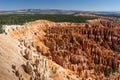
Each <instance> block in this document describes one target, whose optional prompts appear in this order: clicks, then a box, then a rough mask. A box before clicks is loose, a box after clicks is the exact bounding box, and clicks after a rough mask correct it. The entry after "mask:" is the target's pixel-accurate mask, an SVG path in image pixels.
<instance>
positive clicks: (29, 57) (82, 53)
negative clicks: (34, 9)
mask: <svg viewBox="0 0 120 80" xmlns="http://www.w3.org/2000/svg"><path fill="white" fill-rule="evenodd" d="M119 26H120V24H119V23H113V22H111V21H107V20H92V21H88V23H66V22H64V23H55V22H51V21H46V20H38V21H34V22H30V23H27V24H25V25H21V26H18V25H14V26H13V25H12V26H8V27H7V25H6V26H5V27H4V28H5V33H6V34H1V35H0V45H1V46H0V59H1V60H0V63H1V64H2V65H0V76H2V77H0V80H9V79H11V80H120V54H119V53H120V27H119Z"/></svg>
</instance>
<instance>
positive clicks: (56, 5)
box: [0, 0, 120, 11]
mask: <svg viewBox="0 0 120 80" xmlns="http://www.w3.org/2000/svg"><path fill="white" fill-rule="evenodd" d="M19 9H62V10H82V11H120V0H0V11H5V10H19Z"/></svg>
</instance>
